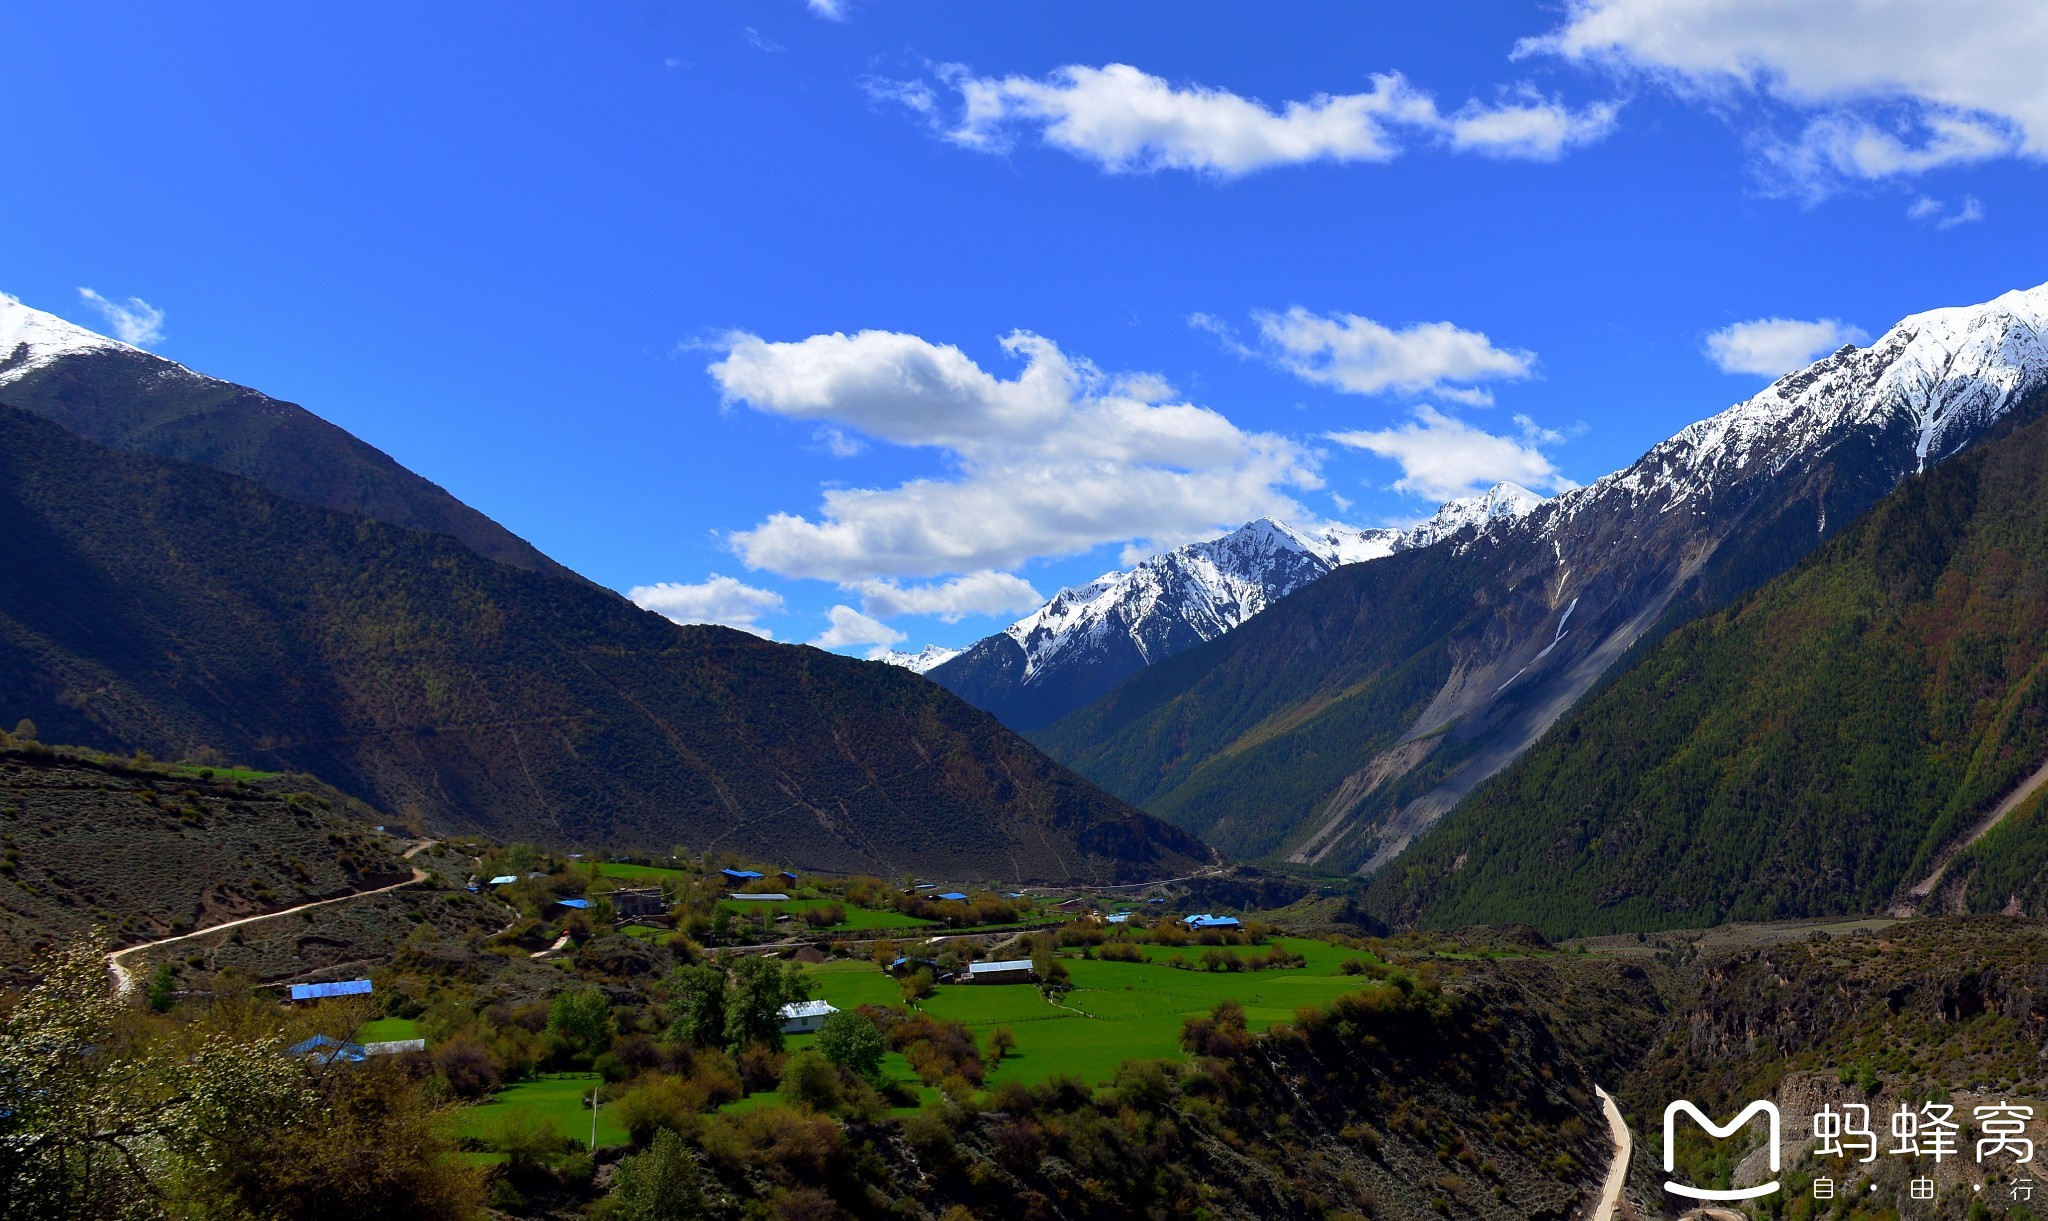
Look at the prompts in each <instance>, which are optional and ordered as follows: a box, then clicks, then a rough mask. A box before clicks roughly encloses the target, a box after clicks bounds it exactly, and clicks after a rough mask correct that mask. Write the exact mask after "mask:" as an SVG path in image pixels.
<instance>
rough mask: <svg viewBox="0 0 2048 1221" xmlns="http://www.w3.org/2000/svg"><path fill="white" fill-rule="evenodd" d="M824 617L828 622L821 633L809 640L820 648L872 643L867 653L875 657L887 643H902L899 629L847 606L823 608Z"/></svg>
mask: <svg viewBox="0 0 2048 1221" xmlns="http://www.w3.org/2000/svg"><path fill="white" fill-rule="evenodd" d="M825 617H826V618H827V619H828V620H830V621H831V626H829V627H827V628H826V629H825V631H824V634H823V635H820V636H819V637H818V638H817V639H816V640H813V641H811V643H812V644H814V645H817V646H818V647H819V648H821V649H843V648H846V647H847V646H849V645H857V644H867V645H873V646H874V647H873V648H871V649H869V650H868V656H869V657H870V658H879V657H881V655H882V654H884V653H887V652H888V651H889V646H890V645H894V644H902V643H903V641H904V639H905V637H904V635H903V633H902V632H899V631H897V630H896V629H895V628H893V627H890V626H889V625H888V624H886V623H883V622H882V621H881V620H879V619H873V618H870V617H869V616H867V615H863V614H861V613H860V612H859V611H857V610H855V609H853V608H852V607H850V606H835V607H833V608H832V609H831V610H829V611H826V612H825Z"/></svg>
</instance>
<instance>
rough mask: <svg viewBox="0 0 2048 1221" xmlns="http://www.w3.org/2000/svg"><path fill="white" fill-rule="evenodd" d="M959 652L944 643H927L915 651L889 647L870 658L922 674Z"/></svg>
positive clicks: (951, 658) (942, 663)
mask: <svg viewBox="0 0 2048 1221" xmlns="http://www.w3.org/2000/svg"><path fill="white" fill-rule="evenodd" d="M960 652H961V651H960V650H959V649H949V648H947V647H945V646H944V645H939V644H928V645H926V646H924V647H923V648H921V649H919V650H918V651H917V652H915V653H905V652H903V651H902V650H900V649H889V650H887V651H885V652H883V653H881V654H880V655H878V656H875V657H873V658H871V659H870V660H873V661H886V662H888V663H889V664H890V665H892V666H902V667H903V668H904V669H906V670H909V671H912V672H914V673H917V674H923V673H924V672H925V671H927V670H930V669H931V668H932V667H933V666H942V665H945V664H946V663H947V662H949V661H951V660H953V659H954V658H955V657H958V656H960Z"/></svg>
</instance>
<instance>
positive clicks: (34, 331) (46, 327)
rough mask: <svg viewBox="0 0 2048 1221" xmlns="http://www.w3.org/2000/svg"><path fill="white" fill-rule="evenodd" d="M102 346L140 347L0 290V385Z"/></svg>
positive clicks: (127, 348) (129, 348) (132, 348)
mask: <svg viewBox="0 0 2048 1221" xmlns="http://www.w3.org/2000/svg"><path fill="white" fill-rule="evenodd" d="M103 348H115V349H125V350H127V351H130V352H134V351H139V350H140V349H137V348H134V347H132V346H130V345H128V344H125V343H122V342H121V341H120V340H118V339H109V338H107V337H106V336H105V335H102V334H99V333H98V332H96V331H89V330H87V329H86V328H84V327H82V326H79V325H78V324H76V323H73V322H66V321H65V320H64V319H62V318H59V317H58V316H57V315H55V314H51V313H46V312H44V311H43V310H39V309H36V308H35V307H34V306H29V305H23V304H22V303H21V302H20V301H19V300H17V299H16V298H14V297H10V296H8V295H7V294H6V293H0V385H5V384H6V383H8V382H11V381H14V380H15V379H17V378H19V377H21V376H22V375H24V374H26V373H28V372H29V371H30V370H32V369H38V368H41V367H42V366H44V365H46V364H49V363H50V362H51V361H53V360H56V359H58V358H59V357H62V356H70V355H73V354H74V353H79V352H92V351H96V350H99V349H103Z"/></svg>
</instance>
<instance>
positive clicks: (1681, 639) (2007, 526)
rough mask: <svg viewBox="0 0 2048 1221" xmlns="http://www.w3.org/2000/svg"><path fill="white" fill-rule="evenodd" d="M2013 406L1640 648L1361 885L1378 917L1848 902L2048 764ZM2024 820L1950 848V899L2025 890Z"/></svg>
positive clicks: (2035, 556) (2027, 430) (1853, 906)
mask: <svg viewBox="0 0 2048 1221" xmlns="http://www.w3.org/2000/svg"><path fill="white" fill-rule="evenodd" d="M2029 418H2030V419H2031V420H2032V422H2029V423H2023V424H2015V425H2013V426H2011V427H2009V428H2008V429H2006V430H2005V432H2004V435H2002V436H1999V437H1998V438H1997V439H1995V440H1987V441H1985V442H1983V443H1982V444H1981V445H1980V446H1979V447H1977V448H1974V449H1972V450H1970V451H1968V452H1966V453H1964V454H1962V455H1959V456H1957V457H1955V458H1951V459H1949V460H1947V461H1946V462H1944V463H1943V464H1941V465H1940V466H1937V467H1935V468H1934V469H1933V470H1931V471H1929V472H1928V473H1927V474H1925V475H1923V476H1919V477H1916V478H1913V479H1910V480H1908V481H1907V482H1906V483H1905V484H1903V485H1902V486H1901V487H1900V488H1899V489H1898V490H1897V491H1895V492H1894V493H1893V494H1892V495H1891V496H1889V497H1887V498H1886V499H1885V500H1884V501H1882V502H1881V503H1880V504H1879V505H1878V506H1877V507H1876V508H1875V509H1873V510H1872V511H1871V512H1870V513H1869V514H1867V515H1866V516H1865V517H1864V518H1863V519H1861V520H1860V521H1858V522H1857V523H1856V524H1854V525H1853V526H1850V527H1849V528H1847V529H1846V530H1845V531H1844V532H1843V533H1842V535H1841V536H1840V537H1838V538H1837V539H1835V540H1834V541H1832V542H1830V543H1829V544H1828V545H1826V546H1825V547H1823V548H1822V549H1820V550H1819V551H1816V552H1815V553H1814V554H1813V555H1812V556H1810V557H1809V558H1808V559H1807V560H1806V561H1805V562H1803V563H1802V564H1800V565H1799V566H1798V567H1797V568H1796V569H1794V570H1793V571H1792V572H1790V573H1788V574H1786V575H1785V576H1783V577H1781V578H1779V579H1778V580H1776V581H1773V582H1772V583H1770V584H1769V585H1766V586H1764V587H1763V588H1762V589H1760V590H1758V591H1757V592H1755V593H1754V594H1752V595H1750V596H1748V597H1747V598H1745V599H1744V600H1742V601H1741V602H1740V603H1738V604H1736V605H1734V606H1731V607H1729V608H1727V609H1725V610H1723V611H1721V612H1719V613H1717V614H1714V615H1711V616H1709V617H1707V618H1705V619H1702V620H1699V621H1697V622H1695V623H1693V624H1691V625H1689V626H1687V627H1685V628H1683V629H1681V630H1679V631H1677V632H1675V633H1673V634H1672V635H1671V636H1669V637H1668V638H1666V639H1665V640H1663V641H1662V642H1660V643H1659V644H1658V645H1657V646H1656V647H1654V648H1653V649H1651V650H1649V651H1648V652H1647V653H1646V654H1645V655H1644V656H1643V657H1642V658H1641V659H1640V660H1639V661H1638V662H1637V663H1636V664H1635V665H1634V666H1633V667H1632V668H1630V669H1629V670H1628V671H1627V672H1625V673H1623V674H1622V675H1621V676H1620V677H1618V678H1617V679H1615V680H1614V681H1613V682H1612V683H1611V684H1610V685H1609V686H1608V687H1607V688H1605V689H1604V690H1603V691H1601V692H1599V693H1598V694H1597V695H1595V696H1594V697H1592V698H1590V699H1588V700H1587V701H1585V702H1584V703H1582V704H1581V705H1580V706H1579V707H1578V708H1576V709H1574V710H1573V711H1572V712H1571V713H1569V714H1567V715H1566V716H1565V717H1564V718H1563V719H1562V720H1560V721H1559V722H1558V723H1557V724H1556V725H1555V726H1554V727H1553V728H1552V729H1551V731H1550V732H1549V734H1548V735H1546V737H1545V738H1544V740H1543V741H1542V742H1540V743H1539V744H1538V745H1537V746H1536V747H1535V748H1534V749H1532V750H1531V751H1529V752H1528V753H1527V754H1526V755H1525V756H1523V757H1522V759H1520V760H1519V761H1518V762H1517V763H1516V764H1515V765H1514V766H1512V767H1511V768H1510V769H1509V770H1507V771H1506V772H1503V773H1502V774H1501V775H1500V776H1499V777H1498V778H1497V779H1496V780H1495V781H1494V782H1493V783H1492V784H1491V785H1490V786H1488V787H1487V788H1485V789H1483V790H1481V791H1480V792H1479V794H1477V795H1476V796H1475V797H1474V798H1473V799H1472V800H1471V801H1469V802H1468V803H1466V804H1465V805H1464V806H1463V807H1462V808H1460V809H1459V810H1458V811H1456V812H1455V813H1453V814H1452V815H1450V816H1449V817H1447V818H1445V819H1444V821H1443V822H1442V823H1440V824H1439V825H1438V827H1437V828H1436V830H1435V831H1434V832H1433V833H1432V834H1431V835H1429V836H1428V837H1426V838H1425V839H1423V840H1422V841H1421V842H1420V843H1419V844H1418V845H1417V846H1416V847H1415V848H1414V849H1413V850H1411V852H1410V853H1409V855H1408V856H1407V857H1405V858H1403V859H1402V860H1401V861H1400V862H1398V863H1397V864H1396V865H1395V866H1394V867H1393V868H1392V869H1390V870H1388V871H1387V872H1386V874H1384V875H1383V876H1382V877H1381V878H1380V879H1378V880H1377V882H1376V883H1375V885H1374V888H1373V892H1372V900H1373V906H1374V907H1375V910H1377V911H1380V912H1382V913H1391V914H1393V915H1395V916H1397V917H1399V918H1402V919H1414V920H1419V921H1421V922H1423V923H1426V924H1433V925H1458V924H1465V923H1471V922H1480V921H1501V920H1526V921H1528V922H1530V923H1532V924H1535V925H1537V926H1538V927H1539V928H1542V929H1543V930H1544V931H1546V932H1548V933H1552V934H1560V933H1564V934H1569V933H1576V932H1587V931H1611V930H1624V931H1625V930H1641V929H1655V928H1668V927H1681V926H1683V927H1701V926H1705V925H1710V924H1714V923H1717V922H1719V921H1722V920H1731V919H1733V920H1749V919H1767V918H1777V917H1785V916H1793V915H1821V914H1830V913H1840V912H1858V911H1866V910H1870V909H1873V908H1876V907H1879V906H1881V905H1884V904H1885V903H1886V902H1887V901H1888V900H1891V899H1893V898H1894V897H1895V896H1897V895H1898V894H1899V893H1900V892H1901V891H1903V890H1904V889H1906V888H1907V887H1910V886H1911V885H1913V884H1914V883H1915V882H1917V881H1918V880H1920V879H1921V878H1922V877H1924V876H1926V875H1927V874H1928V873H1929V872H1930V871H1931V870H1932V868H1933V867H1934V865H1935V864H1936V863H1937V861H1938V854H1939V853H1940V852H1941V851H1942V850H1943V849H1944V848H1945V847H1947V846H1950V845H1952V844H1953V843H1955V842H1956V841H1957V840H1958V839H1959V838H1960V837H1962V836H1964V835H1965V833H1966V832H1967V831H1968V830H1969V829H1970V828H1971V827H1972V825H1973V824H1974V823H1976V822H1977V821H1978V819H1979V818H1980V816H1981V815H1982V814H1983V813H1984V812H1985V811H1988V810H1990V809H1991V808H1992V807H1993V806H1994V805H1995V803H1996V802H1997V801H1998V799H1999V798H2000V797H2001V796H2002V795H2004V794H2005V793H2007V792H2008V791H2009V790H2011V789H2012V788H2013V787H2014V786H2015V785H2016V784H2017V783H2018V782H2019V781H2020V780H2021V779H2023V778H2025V777H2027V776H2028V775H2030V774H2032V773H2033V772H2034V770H2035V769H2036V768H2037V767H2038V766H2039V764H2040V763H2041V761H2042V759H2043V757H2044V756H2048V420H2043V419H2041V418H2040V417H2039V415H2038V412H2036V413H2029ZM2038 818H2039V813H2038V806H2037V807H2036V808H2035V809H2034V810H2032V811H2025V810H2023V811H2022V812H2021V818H2020V820H2019V821H2018V822H2015V823H2014V825H2012V826H2011V827H2009V828H2006V829H2005V830H2003V831H2001V832H1994V833H1993V836H1992V837H1990V838H1987V839H1986V840H1984V841H1983V842H1982V843H1980V845H1979V846H1978V849H1977V850H1976V851H1975V852H1973V853H1970V854H1967V855H1966V856H1965V857H1964V858H1963V859H1962V860H1961V861H1960V862H1958V865H1957V867H1956V868H1955V869H1954V870H1953V871H1952V875H1951V881H1954V880H1955V879H1963V880H1964V884H1967V879H1968V878H1970V877H1976V878H1978V879H1979V883H1980V884H1979V886H1978V888H1977V889H1978V891H1980V892H1983V893H1973V894H1971V895H1970V896H1969V897H1968V898H1967V900H1966V902H1968V903H1969V904H1971V905H1976V906H1985V905H1989V906H1993V907H1997V906H2002V905H2004V904H2006V903H2007V902H2008V900H2009V899H2010V898H2011V897H2012V896H2013V895H2015V894H2017V893H2019V892H2022V891H2024V892H2025V893H2026V894H2028V895H2033V896H2034V901H2035V902H2037V903H2038V902H2039V899H2040V886H2039V883H2038V881H2035V880H2033V879H2034V877H2035V875H2036V874H2038V871H2039V868H2040V864H2041V862H2042V860H2043V859H2044V858H2043V856H2042V855H2041V849H2042V847H2043V843H2042V840H2043V836H2042V835H2041V833H2040V832H2039V830H2038V829H2037V828H2036V826H2035V824H2036V823H2037V821H2038ZM2000 845H2004V846H2005V847H2006V848H2007V849H2009V850H2011V851H2008V852H1994V851H1993V850H1994V849H1996V848H1998V847H1999V846H2000ZM2022 851H2023V852H2024V854H2025V855H2020V853H2021V852H2022ZM1994 891H1995V893H1993V892H1994ZM1946 901H1948V902H1954V901H1955V900H1954V896H1953V895H1952V894H1950V895H1948V896H1947V898H1946ZM2022 901H2024V899H2023V900H2022Z"/></svg>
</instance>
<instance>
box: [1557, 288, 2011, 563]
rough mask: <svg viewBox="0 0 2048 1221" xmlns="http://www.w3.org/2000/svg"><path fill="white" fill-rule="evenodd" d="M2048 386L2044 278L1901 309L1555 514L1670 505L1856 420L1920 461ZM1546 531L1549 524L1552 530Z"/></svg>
mask: <svg viewBox="0 0 2048 1221" xmlns="http://www.w3.org/2000/svg"><path fill="white" fill-rule="evenodd" d="M2044 385H2048V284H2044V285H2042V286H2040V287H2037V288H2031V289H2023V290H2014V291H2012V292H2008V293H2005V294H2003V295H2001V296H1999V297H1996V298H1994V299H1992V300H1990V301H1986V302H1984V303H1982V304H1980V305H1965V306H1950V307H1946V308H1943V309H1934V310H1928V311H1926V312H1924V313H1919V314H1912V315H1909V316H1907V317H1905V318H1902V319H1900V320H1899V321H1898V323H1897V324H1895V325H1894V326H1893V327H1892V328H1891V329H1890V330H1888V331H1886V332H1885V333H1884V334H1883V335H1881V336H1879V337H1878V338H1877V339H1876V340H1875V341H1874V342H1872V343H1871V344H1870V346H1869V347H1865V348H1858V347H1853V346H1851V347H1844V348H1842V349H1840V350H1839V351H1837V352H1835V353H1833V354H1832V355H1829V356H1825V357H1822V358H1821V359H1820V360H1817V361H1815V362H1814V363H1813V364H1811V365H1808V366H1807V367H1806V368H1804V369H1800V370H1798V371H1797V372H1794V373H1788V374H1786V375H1785V376H1783V377H1781V378H1779V379H1777V380H1776V381H1774V382H1772V383H1771V384H1770V385H1768V386H1766V387H1764V389H1763V390H1761V391H1759V392H1758V393H1757V394H1756V395H1754V396H1753V397H1751V398H1749V399H1747V400H1745V401H1743V402H1740V403H1737V404H1735V405H1734V406H1733V407H1730V408H1728V409H1727V410H1726V411H1723V412H1721V413H1720V414H1718V415H1715V416H1710V417H1708V418H1707V419H1704V420H1701V421H1699V422H1698V423H1695V424H1691V425H1688V426H1687V427H1685V428H1684V429H1681V430H1680V431H1679V432H1678V433H1677V434H1676V435H1674V436H1673V437H1672V438H1671V439H1670V440H1668V441H1665V442H1662V443H1661V444H1659V445H1657V446H1655V447H1653V448H1652V449H1651V450H1650V452H1649V453H1647V454H1645V455H1643V457H1642V458H1641V459H1639V460H1638V461H1636V462H1635V463H1634V464H1633V465H1631V466H1629V467H1628V468H1626V469H1624V470H1620V471H1616V472H1615V473H1614V474H1612V475H1608V476H1606V477H1605V478H1603V479H1600V480H1598V481H1596V482H1595V483H1593V484H1591V485H1589V486H1587V487H1585V488H1581V489H1578V490H1577V491H1573V492H1567V493H1565V494H1564V495H1563V496H1560V497H1558V500H1557V505H1558V512H1557V514H1556V515H1555V517H1554V518H1553V522H1552V524H1555V522H1558V521H1563V520H1568V519H1569V518H1571V517H1572V516H1575V515H1576V514H1577V513H1579V512H1581V511H1583V510H1585V509H1586V508H1588V507H1589V506H1591V505H1592V504H1594V503H1596V502H1599V501H1601V500H1602V499H1604V498H1605V497H1606V496H1609V495H1612V494H1616V493H1621V494H1625V495H1627V496H1629V497H1631V498H1633V499H1634V500H1636V501H1638V502H1640V501H1644V500H1651V499H1656V498H1659V497H1664V498H1668V503H1669V506H1670V507H1675V506H1676V505H1677V504H1679V503H1681V502H1688V501H1696V500H1701V499H1703V498H1706V497H1709V496H1711V495H1713V494H1714V493H1715V491H1716V490H1717V489H1719V488H1722V487H1725V486H1727V485H1728V484H1729V483H1731V482H1733V481H1734V480H1736V479H1739V478H1742V477H1744V476H1746V475H1749V474H1751V473H1754V472H1756V471H1759V470H1764V469H1765V468H1768V470H1769V471H1776V470H1779V469H1782V468H1783V467H1784V466H1785V465H1787V464H1789V463H1792V462H1795V461H1800V460H1802V459H1804V458H1808V457H1811V456H1812V455H1813V454H1815V453H1816V452H1817V451H1818V450H1820V449H1822V448H1824V447H1825V446H1826V445H1827V444H1828V443H1829V441H1828V439H1829V438H1831V437H1835V436H1839V435H1842V434H1843V432H1844V431H1845V430H1848V429H1867V430H1870V431H1872V432H1878V433H1889V432H1891V431H1893V430H1895V429H1897V430H1906V433H1907V435H1910V436H1911V437H1912V444H1913V454H1914V464H1913V466H1912V467H1911V468H1910V469H1912V470H1924V469H1926V467H1927V466H1928V465H1929V464H1930V463H1932V462H1937V461H1939V460H1941V459H1942V458H1945V457H1947V456H1948V455H1949V454H1951V453H1954V452H1955V451H1956V450H1958V449H1960V448H1962V447H1963V446H1964V445H1967V444H1968V443H1969V442H1970V441H1972V440H1974V439H1975V438H1976V437H1977V436H1978V435H1980V434H1981V433H1982V431H1983V429H1984V428H1985V427H1986V426H1987V425H1989V424H1990V423H1991V422H1992V421H1993V420H1996V419H1997V418H1998V417H1999V416H2001V415H2003V414H2005V412H2006V411H2007V410H2008V409H2009V408H2011V407H2012V405H2013V404H2015V403H2017V402H2018V401H2019V400H2020V399H2021V398H2023V397H2025V396H2026V395H2027V394H2028V393H2030V392H2032V391H2034V390H2036V389H2038V388H2040V387H2042V386H2044ZM1546 528H1547V527H1546Z"/></svg>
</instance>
